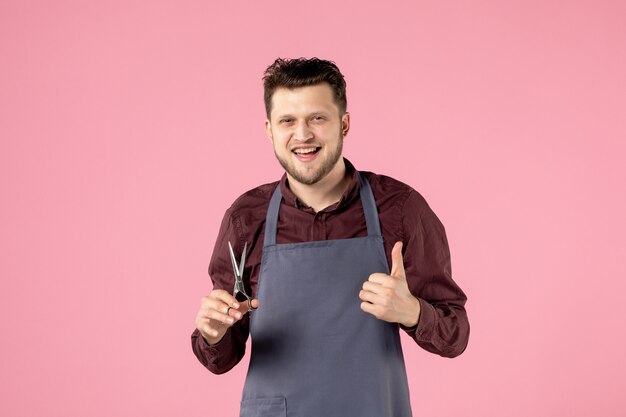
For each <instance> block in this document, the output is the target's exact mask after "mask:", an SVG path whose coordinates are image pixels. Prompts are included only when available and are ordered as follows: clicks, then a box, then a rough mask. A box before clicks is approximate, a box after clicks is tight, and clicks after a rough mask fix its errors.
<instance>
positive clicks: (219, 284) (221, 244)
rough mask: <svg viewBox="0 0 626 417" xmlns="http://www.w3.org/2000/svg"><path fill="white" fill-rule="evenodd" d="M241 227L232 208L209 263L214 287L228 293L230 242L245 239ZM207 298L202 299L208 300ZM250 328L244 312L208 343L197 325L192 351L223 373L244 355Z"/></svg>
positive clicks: (192, 341) (229, 281)
mask: <svg viewBox="0 0 626 417" xmlns="http://www.w3.org/2000/svg"><path fill="white" fill-rule="evenodd" d="M239 230H241V229H240V228H239V227H238V224H237V220H236V218H235V216H233V214H232V212H231V209H228V210H227V211H226V214H225V215H224V219H223V220H222V224H221V226H220V230H219V233H218V236H217V240H216V242H215V248H214V250H213V255H212V257H211V262H210V263H209V275H210V277H211V281H212V282H213V291H215V290H219V289H221V290H225V291H226V292H228V293H229V294H230V293H232V290H233V285H234V275H233V270H232V265H231V262H230V258H229V257H228V242H229V241H230V242H232V243H233V244H235V243H236V242H241V241H243V239H242V238H241V237H240V236H239V234H238V231H239ZM204 298H206V297H204ZM204 298H203V303H204V302H208V301H207V300H204ZM201 310H202V308H201ZM199 314H200V313H199ZM232 314H233V313H232V312H231V315H232ZM197 326H198V325H197ZM249 328H250V326H249V315H248V314H244V315H243V317H242V319H241V320H235V323H234V324H233V325H232V326H230V327H228V329H227V330H226V332H225V333H224V334H223V336H222V337H221V339H220V340H219V341H217V342H216V343H214V344H209V342H207V339H205V337H204V336H203V334H202V333H201V332H200V330H199V329H198V328H196V329H195V330H194V331H193V333H192V334H191V346H192V349H193V353H194V354H195V355H196V357H197V358H198V360H199V361H200V363H202V364H203V365H204V366H205V367H206V368H207V369H208V370H209V371H211V372H212V373H214V374H223V373H225V372H228V371H229V370H231V369H232V368H233V367H234V366H235V365H237V364H238V363H239V361H240V360H241V358H243V356H244V353H245V349H246V340H247V339H248V335H249Z"/></svg>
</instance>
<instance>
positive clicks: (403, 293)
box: [359, 242, 420, 327]
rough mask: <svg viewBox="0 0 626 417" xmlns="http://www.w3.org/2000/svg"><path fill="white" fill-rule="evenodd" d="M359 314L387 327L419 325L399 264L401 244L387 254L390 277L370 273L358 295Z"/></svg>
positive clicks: (416, 302) (416, 306)
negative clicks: (388, 324)
mask: <svg viewBox="0 0 626 417" xmlns="http://www.w3.org/2000/svg"><path fill="white" fill-rule="evenodd" d="M359 298H360V299H361V300H363V302H362V303H361V310H363V311H365V312H366V313H370V314H372V315H373V316H374V317H376V318H378V319H381V320H385V321H388V322H390V323H400V324H402V325H404V326H406V327H413V326H415V325H416V324H417V322H418V321H419V316H420V303H419V300H418V299H417V298H415V297H414V296H413V294H411V292H410V291H409V285H408V284H407V282H406V273H405V272H404V262H403V260H402V242H396V244H395V245H394V246H393V249H392V250H391V274H390V275H387V274H383V273H379V272H377V273H374V274H371V275H370V276H369V279H368V280H367V281H365V282H364V283H363V289H362V290H361V291H360V292H359Z"/></svg>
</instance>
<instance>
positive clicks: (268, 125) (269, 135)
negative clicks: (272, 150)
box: [265, 119, 274, 144]
mask: <svg viewBox="0 0 626 417" xmlns="http://www.w3.org/2000/svg"><path fill="white" fill-rule="evenodd" d="M265 134H266V135H267V138H268V139H269V140H270V142H272V144H274V136H272V123H271V122H270V121H269V119H265Z"/></svg>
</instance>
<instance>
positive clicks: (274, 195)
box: [192, 58, 469, 417]
mask: <svg viewBox="0 0 626 417" xmlns="http://www.w3.org/2000/svg"><path fill="white" fill-rule="evenodd" d="M264 88H265V108H266V113H267V120H266V121H265V129H266V133H267V136H268V138H269V139H270V141H271V143H272V145H273V147H274V153H275V155H276V157H277V159H278V161H279V162H280V164H281V165H282V167H283V168H284V169H285V171H286V172H285V174H284V175H283V177H282V179H281V180H280V181H277V182H274V183H270V184H265V185H261V186H259V187H257V188H255V189H253V190H250V191H248V192H246V193H245V194H243V195H242V196H241V197H239V198H238V199H237V200H236V201H235V202H234V203H233V205H232V206H231V207H230V208H229V209H228V210H227V211H226V214H225V216H224V219H223V221H222V225H221V228H220V231H219V235H218V237H217V242H216V245H215V250H214V252H213V256H212V259H211V262H210V265H209V274H210V276H211V279H212V281H213V287H214V289H213V291H211V293H210V294H209V295H207V296H206V297H203V298H202V301H201V306H200V309H199V311H198V315H197V318H196V329H195V330H194V332H193V334H192V346H193V351H194V353H195V355H196V356H197V358H198V359H199V360H200V362H201V363H202V364H203V365H204V366H205V367H206V368H208V369H209V370H210V371H211V372H213V373H216V374H220V373H224V372H227V371H228V370H230V369H231V368H232V367H234V366H235V365H236V364H237V363H238V362H239V361H240V360H241V358H242V357H243V355H244V350H245V343H246V340H247V338H248V334H249V333H250V334H251V335H252V353H251V359H250V365H249V369H248V375H247V377H246V383H245V386H244V391H243V397H242V402H241V416H244V417H245V416H253V415H254V416H278V415H283V416H284V415H286V413H287V410H289V415H294V416H320V415H322V416H323V415H326V416H361V417H363V416H365V417H368V416H371V417H381V416H410V415H411V406H410V401H409V389H408V384H407V378H406V370H405V365H404V359H403V355H402V347H401V345H400V337H399V330H398V329H399V328H402V329H403V330H404V331H405V332H407V333H408V334H409V335H410V336H411V338H412V339H413V340H414V341H415V342H416V343H417V344H418V345H419V346H420V347H422V348H423V349H425V350H427V351H429V352H432V353H436V354H438V355H441V356H445V357H455V356H458V355H460V354H461V353H462V352H463V351H464V350H465V347H466V346H467V342H468V337H469V323H468V320H467V315H466V312H465V309H464V305H465V302H466V296H465V294H464V293H463V291H462V290H461V289H460V288H459V287H458V286H457V285H456V284H455V282H454V281H453V280H452V277H451V272H450V254H449V250H448V243H447V239H446V235H445V231H444V227H443V225H442V224H441V223H440V221H439V220H438V218H437V217H436V215H435V214H434V213H433V212H432V210H431V209H430V208H429V206H428V204H427V203H426V201H425V200H424V199H423V198H422V196H421V195H420V194H419V193H418V192H416V191H415V190H413V189H412V188H411V187H409V186H407V185H405V184H403V183H401V182H399V181H397V180H394V179H393V178H390V177H387V176H383V175H377V174H374V173H371V172H359V171H357V170H356V169H355V168H354V166H353V165H352V164H351V163H350V162H349V161H348V160H347V159H345V158H343V156H342V145H343V140H344V138H345V137H346V135H347V134H348V132H349V130H350V114H349V113H348V112H347V111H346V94H345V81H344V77H343V75H342V74H341V72H340V71H339V69H338V68H337V67H336V65H335V64H334V63H332V62H329V61H325V60H320V59H317V58H312V59H294V60H284V59H277V60H276V61H275V62H274V63H273V64H272V65H271V66H269V67H268V68H267V70H266V72H265V76H264ZM385 140H389V139H388V138H385ZM228 242H231V243H232V244H233V246H234V250H235V253H237V254H241V252H242V249H243V247H244V244H246V245H247V248H248V255H247V256H248V257H247V259H246V264H245V269H244V284H245V286H246V290H247V293H248V294H252V297H253V298H254V299H253V300H252V302H251V303H250V304H251V305H248V302H237V300H236V299H235V297H233V296H232V291H233V285H234V275H233V267H232V263H231V260H230V259H229V254H228ZM389 265H391V268H389Z"/></svg>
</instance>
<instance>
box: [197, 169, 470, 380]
mask: <svg viewBox="0 0 626 417" xmlns="http://www.w3.org/2000/svg"><path fill="white" fill-rule="evenodd" d="M344 161H345V164H346V171H347V175H350V176H351V182H350V185H349V186H348V188H347V189H346V191H345V193H344V194H343V196H342V197H341V199H340V200H339V201H338V202H337V203H335V204H333V205H331V206H329V207H326V208H325V209H323V210H321V211H319V212H315V211H314V210H313V209H312V208H311V207H308V206H307V205H306V204H304V203H303V202H301V201H300V200H299V199H298V197H296V196H295V195H294V193H293V192H291V190H290V189H289V186H288V180H287V175H286V174H285V175H283V177H282V179H281V180H280V189H281V192H282V195H283V200H282V203H281V206H280V216H279V218H278V230H277V235H276V243H279V244H280V243H296V242H307V241H315V240H330V239H348V238H353V237H362V236H367V226H366V224H365V217H364V215H363V206H362V205H361V199H360V197H359V190H360V187H359V180H358V176H357V172H356V170H355V168H354V166H353V165H352V164H351V163H350V162H349V161H348V160H347V159H345V158H344ZM361 173H362V174H363V175H365V177H366V178H367V179H368V181H369V183H370V185H371V187H372V192H373V193H374V198H375V199H376V206H377V208H378V217H379V219H380V226H381V230H382V235H383V239H384V242H385V251H386V253H387V262H388V263H389V265H391V248H392V247H393V245H394V244H395V243H396V242H397V241H402V242H403V257H404V268H405V271H406V278H407V282H408V285H409V290H410V291H411V293H412V294H413V295H414V296H415V297H416V298H417V299H418V300H419V302H420V306H421V313H420V317H419V321H418V323H417V325H416V326H415V327H413V328H406V327H404V326H402V325H400V327H401V328H402V329H404V330H405V331H406V332H407V333H408V334H409V335H410V336H411V338H412V339H413V340H415V342H416V343H417V344H418V345H419V346H421V347H422V348H423V349H425V350H427V351H429V352H432V353H436V354H438V355H441V356H445V357H455V356H458V355H460V354H461V353H462V352H463V351H464V350H465V347H466V346H467V342H468V338H469V322H468V320H467V314H466V311H465V308H464V305H465V302H466V300H467V297H466V296H465V294H464V293H463V291H462V290H461V288H459V286H458V285H457V284H456V283H455V282H454V281H453V280H452V276H451V267H450V251H449V249H448V241H447V238H446V234H445V230H444V227H443V225H442V224H441V222H440V221H439V219H438V218H437V216H436V215H435V213H433V211H432V210H431V209H430V207H429V206H428V204H427V203H426V200H424V198H423V197H422V196H421V195H420V194H419V193H418V192H417V191H415V190H414V189H412V188H411V187H409V186H408V185H406V184H403V183H402V182H400V181H397V180H395V179H393V178H391V177H387V176H384V175H377V174H374V173H371V172H361ZM278 183H279V182H273V183H270V184H264V185H261V186H259V187H257V188H254V189H252V190H250V191H248V192H246V193H244V194H243V195H242V196H241V197H239V198H238V199H237V200H236V201H235V202H234V203H233V204H232V206H231V207H230V208H229V209H228V210H227V211H226V214H225V215H224V219H223V220H222V225H221V227H220V231H219V234H218V236H217V241H216V243H215V248H214V251H213V256H212V257H211V262H210V263H209V275H210V277H211V280H212V281H213V288H214V289H224V290H226V291H228V292H232V290H233V286H234V275H233V268H232V264H231V261H230V257H229V255H228V242H229V241H230V242H231V243H232V244H233V246H234V247H235V248H239V251H240V250H241V248H242V247H243V244H244V242H248V254H247V259H246V264H245V272H244V286H246V291H247V292H248V294H252V295H253V296H255V295H256V286H257V282H258V279H259V271H260V266H261V255H262V252H263V237H264V233H265V215H266V213H267V207H268V205H269V201H270V198H271V196H272V193H273V192H274V189H275V188H276V185H277V184H278ZM236 250H237V249H236ZM246 278H248V279H246ZM367 279H368V277H363V281H364V282H365V281H367ZM355 297H358V294H355ZM312 302H314V300H312ZM364 314H367V313H364ZM249 317H250V316H249V315H248V314H246V315H245V316H244V318H242V319H241V320H240V321H238V322H237V323H236V324H235V325H233V326H232V327H231V328H230V329H229V330H228V331H227V332H226V334H225V335H224V337H223V338H222V340H220V341H219V342H218V343H217V344H215V345H212V346H209V345H208V344H207V342H206V340H204V338H203V337H202V335H201V334H200V332H199V331H198V330H197V329H195V330H194V331H193V333H192V335H191V343H192V348H193V352H194V354H195V355H196V357H197V358H198V360H199V361H200V362H201V363H202V364H203V365H204V366H205V367H206V368H207V369H209V370H210V371H211V372H213V373H215V374H221V373H224V372H227V371H229V370H230V369H232V368H233V367H234V366H235V365H236V364H237V363H238V362H239V361H240V360H241V358H242V357H243V355H244V353H245V347H246V340H247V339H248V334H249V326H250V320H249Z"/></svg>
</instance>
